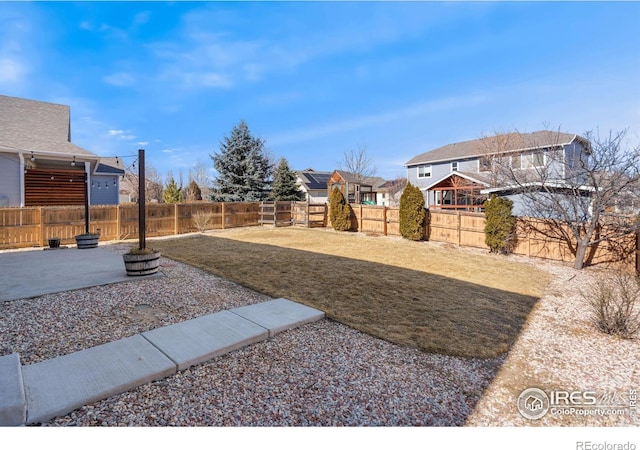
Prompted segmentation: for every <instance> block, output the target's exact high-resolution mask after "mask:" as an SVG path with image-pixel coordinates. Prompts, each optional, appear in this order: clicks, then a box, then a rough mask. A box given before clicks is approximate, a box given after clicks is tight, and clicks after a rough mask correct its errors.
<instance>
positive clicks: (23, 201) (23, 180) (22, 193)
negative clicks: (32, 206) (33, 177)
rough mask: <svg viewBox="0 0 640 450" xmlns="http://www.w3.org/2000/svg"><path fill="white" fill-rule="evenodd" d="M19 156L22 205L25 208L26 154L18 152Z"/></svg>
mask: <svg viewBox="0 0 640 450" xmlns="http://www.w3.org/2000/svg"><path fill="white" fill-rule="evenodd" d="M18 158H20V207H21V208H24V203H25V200H24V182H25V176H24V171H25V165H24V154H23V153H22V152H18Z"/></svg>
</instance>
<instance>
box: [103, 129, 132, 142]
mask: <svg viewBox="0 0 640 450" xmlns="http://www.w3.org/2000/svg"><path fill="white" fill-rule="evenodd" d="M107 132H108V134H109V136H114V137H117V138H118V139H121V140H123V141H132V140H134V139H135V138H136V137H135V136H134V135H132V134H127V132H125V131H124V130H113V129H112V130H108V131H107Z"/></svg>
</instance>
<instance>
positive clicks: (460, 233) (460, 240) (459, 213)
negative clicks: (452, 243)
mask: <svg viewBox="0 0 640 450" xmlns="http://www.w3.org/2000/svg"><path fill="white" fill-rule="evenodd" d="M456 215H457V216H458V225H457V229H458V247H460V244H461V243H462V213H461V212H460V211H456Z"/></svg>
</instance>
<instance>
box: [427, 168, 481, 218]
mask: <svg viewBox="0 0 640 450" xmlns="http://www.w3.org/2000/svg"><path fill="white" fill-rule="evenodd" d="M474 175H475V174H474ZM487 187H489V183H487V182H486V181H484V180H479V179H478V178H477V177H471V176H470V175H468V174H464V173H462V172H453V173H450V174H448V175H447V176H446V177H444V178H441V179H440V180H438V181H436V182H435V183H433V184H432V185H430V186H428V187H427V188H426V193H427V195H426V197H427V201H428V207H429V208H432V209H447V210H463V211H472V212H482V211H483V210H484V208H483V206H482V205H483V203H484V202H485V200H486V199H487V195H486V194H482V193H481V192H480V191H482V190H483V189H486V188H487Z"/></svg>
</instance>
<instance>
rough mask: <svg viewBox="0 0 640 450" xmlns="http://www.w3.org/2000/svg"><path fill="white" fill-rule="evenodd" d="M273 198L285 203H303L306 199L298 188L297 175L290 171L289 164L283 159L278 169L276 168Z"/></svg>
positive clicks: (272, 190)
mask: <svg viewBox="0 0 640 450" xmlns="http://www.w3.org/2000/svg"><path fill="white" fill-rule="evenodd" d="M271 198H272V199H273V200H283V201H301V200H303V199H304V193H303V192H302V191H301V190H300V189H299V187H298V182H297V179H296V174H295V172H293V171H292V170H291V169H289V163H288V162H287V160H286V159H285V158H281V159H280V163H279V164H278V167H276V171H275V175H274V177H273V185H272V189H271Z"/></svg>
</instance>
